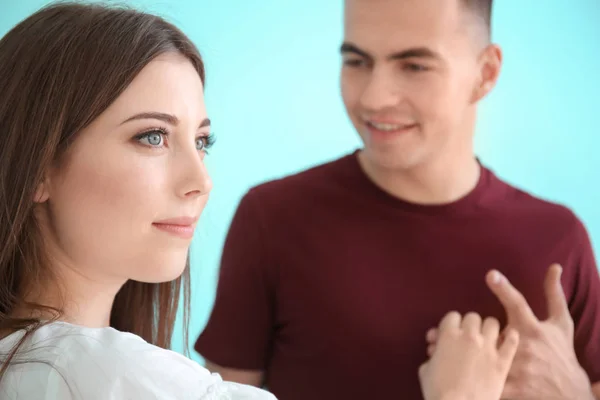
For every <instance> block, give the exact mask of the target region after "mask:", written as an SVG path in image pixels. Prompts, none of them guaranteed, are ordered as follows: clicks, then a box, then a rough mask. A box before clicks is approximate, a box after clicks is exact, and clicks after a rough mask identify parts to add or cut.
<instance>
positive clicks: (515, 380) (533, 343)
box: [427, 265, 595, 400]
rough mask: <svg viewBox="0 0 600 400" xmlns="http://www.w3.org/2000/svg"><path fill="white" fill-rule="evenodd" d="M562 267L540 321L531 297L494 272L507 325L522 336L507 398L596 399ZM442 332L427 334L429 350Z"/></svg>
mask: <svg viewBox="0 0 600 400" xmlns="http://www.w3.org/2000/svg"><path fill="white" fill-rule="evenodd" d="M561 273H562V268H561V267H560V266H559V265H553V266H551V267H550V269H549V271H548V274H547V275H546V281H545V284H544V289H545V293H546V299H547V302H548V315H549V317H548V319H547V320H545V321H539V320H538V319H537V318H536V316H535V314H534V313H533V311H532V310H531V308H530V307H529V305H528V304H527V301H526V300H525V298H524V297H523V295H522V294H521V293H519V291H517V290H516V289H515V288H514V287H513V286H512V285H511V283H510V282H509V281H508V280H507V279H506V278H505V277H504V276H502V275H501V274H500V273H499V272H498V271H491V272H490V273H488V275H487V277H486V281H487V284H488V286H489V288H490V289H491V290H492V292H493V293H494V294H495V295H496V297H497V298H498V300H500V302H501V303H502V305H503V306H504V309H505V311H506V315H507V318H508V325H507V328H506V329H515V330H517V331H518V332H519V335H520V344H519V348H518V351H517V355H516V356H515V359H514V361H513V364H512V366H511V369H510V372H509V375H508V379H507V382H506V385H505V386H504V391H503V393H502V398H503V399H518V400H530V399H531V400H537V399H545V400H546V399H548V400H573V399H578V400H588V399H589V400H594V399H595V397H594V395H593V393H592V390H591V385H590V381H589V379H588V377H587V375H586V373H585V371H584V370H583V369H582V368H581V366H580V365H579V362H578V361H577V356H576V355H575V350H574V345H573V335H574V326H573V319H572V318H571V315H570V313H569V308H568V305H567V301H566V299H565V295H564V292H563V289H562V286H561V282H560V276H561ZM438 335H439V334H438V332H437V331H436V330H431V331H429V332H428V333H427V340H428V341H429V343H430V346H429V349H428V351H429V352H430V354H431V353H435V352H436V351H437V350H436V347H437V345H436V342H437V341H438Z"/></svg>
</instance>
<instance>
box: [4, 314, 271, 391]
mask: <svg viewBox="0 0 600 400" xmlns="http://www.w3.org/2000/svg"><path fill="white" fill-rule="evenodd" d="M23 334H24V333H23V332H17V333H14V334H13V335H10V336H8V337H7V338H5V339H3V340H1V341H0V354H2V355H5V354H7V353H9V352H10V351H11V349H12V348H13V346H14V345H15V344H16V343H17V342H18V341H19V339H21V338H22V337H23ZM0 398H1V399H3V400H30V399H36V400H59V399H60V400H80V399H81V400H137V399H140V400H142V399H143V400H151V399H157V400H175V399H177V400H276V399H275V397H274V396H273V395H272V394H270V393H268V392H266V391H263V390H260V389H257V388H254V387H251V386H246V385H240V384H235V383H230V382H223V380H222V379H221V377H220V376H219V375H217V374H211V373H210V372H209V371H208V370H207V369H205V368H203V367H202V366H200V365H199V364H198V363H196V362H194V361H192V360H190V359H188V358H186V357H184V356H182V355H181V354H179V353H176V352H173V351H169V350H164V349H161V348H159V347H156V346H153V345H151V344H149V343H147V342H145V341H144V340H142V339H141V338H140V337H138V336H136V335H133V334H129V333H123V332H119V331H117V330H115V329H112V328H97V329H93V328H84V327H79V326H75V325H70V324H66V323H62V322H54V323H51V324H49V325H46V326H43V327H41V328H40V329H39V330H37V331H36V332H35V333H34V334H33V336H32V337H30V338H28V339H27V341H26V342H25V344H24V345H23V347H21V349H20V350H19V352H18V353H17V357H16V358H15V360H14V361H13V362H12V363H11V365H10V367H9V369H8V371H7V373H6V375H5V376H4V378H3V380H2V382H0Z"/></svg>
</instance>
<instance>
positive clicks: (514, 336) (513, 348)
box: [498, 328, 519, 373]
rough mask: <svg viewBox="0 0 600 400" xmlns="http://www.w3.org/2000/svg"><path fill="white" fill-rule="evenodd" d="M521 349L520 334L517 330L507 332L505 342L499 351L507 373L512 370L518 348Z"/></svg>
mask: <svg viewBox="0 0 600 400" xmlns="http://www.w3.org/2000/svg"><path fill="white" fill-rule="evenodd" d="M518 347H519V332H517V331H516V330H515V329H512V328H510V329H509V330H507V331H506V335H505V337H504V341H503V342H502V344H501V345H500V348H499V349H498V355H499V356H500V359H501V360H502V363H503V366H504V367H505V371H506V373H508V370H509V369H510V366H511V364H512V362H513V359H514V358H515V354H517V348H518Z"/></svg>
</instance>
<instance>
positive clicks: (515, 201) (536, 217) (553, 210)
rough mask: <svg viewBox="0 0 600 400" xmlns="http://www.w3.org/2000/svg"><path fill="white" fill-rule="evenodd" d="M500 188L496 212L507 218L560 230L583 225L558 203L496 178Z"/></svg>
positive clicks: (568, 208) (570, 211) (564, 206)
mask: <svg viewBox="0 0 600 400" xmlns="http://www.w3.org/2000/svg"><path fill="white" fill-rule="evenodd" d="M496 180H497V186H500V187H501V190H500V192H501V193H502V196H500V197H499V198H498V199H497V201H496V202H495V203H496V207H497V209H498V210H500V211H501V212H502V214H503V215H505V216H507V217H513V218H514V219H517V220H521V221H524V222H526V221H536V223H539V222H543V223H546V224H549V225H553V226H555V227H560V228H570V229H573V228H576V229H578V228H580V227H583V223H582V222H581V220H580V218H579V217H578V216H577V214H576V213H575V212H574V210H573V209H572V208H571V207H569V206H567V205H566V204H563V203H561V202H560V201H557V200H553V199H549V198H545V197H543V196H542V195H540V194H535V193H533V192H531V191H528V190H526V189H523V188H521V187H518V186H516V185H513V184H511V183H508V182H506V181H504V180H501V179H500V178H496Z"/></svg>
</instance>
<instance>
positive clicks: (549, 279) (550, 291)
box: [544, 264, 572, 325]
mask: <svg viewBox="0 0 600 400" xmlns="http://www.w3.org/2000/svg"><path fill="white" fill-rule="evenodd" d="M561 275H562V267H561V266H560V265H558V264H553V265H552V266H550V268H549V269H548V273H547V274H546V281H545V282H544V289H545V291H546V301H547V302H548V318H550V319H554V320H556V321H557V322H561V323H567V324H569V325H570V324H571V322H572V319H571V314H570V313H569V305H568V304H567V299H566V298H565V293H564V291H563V287H562V283H561V281H560V277H561Z"/></svg>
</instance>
